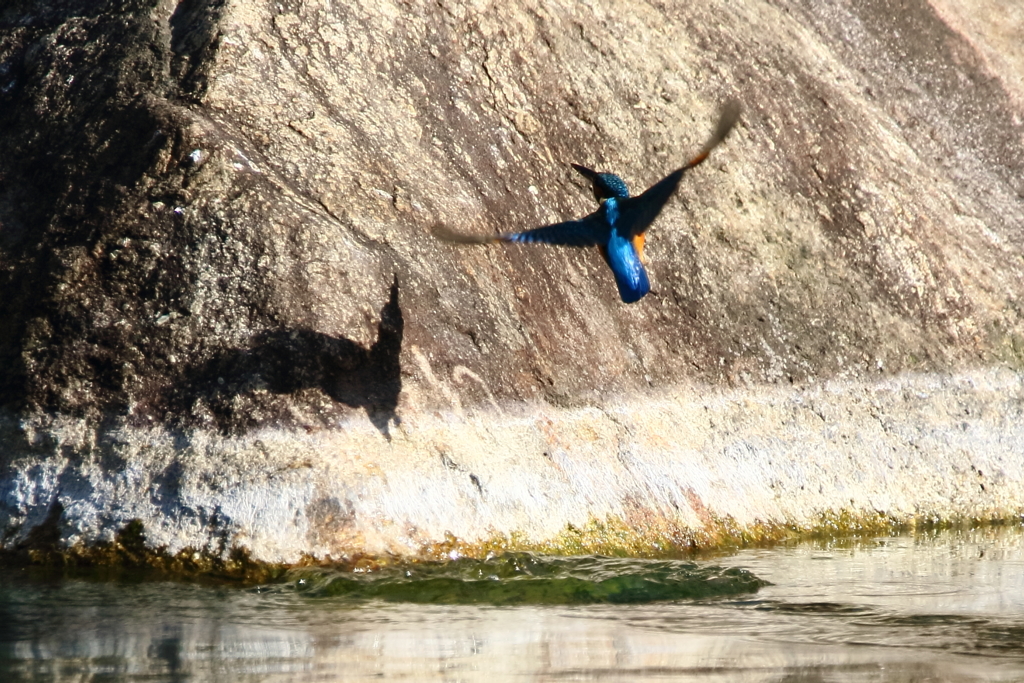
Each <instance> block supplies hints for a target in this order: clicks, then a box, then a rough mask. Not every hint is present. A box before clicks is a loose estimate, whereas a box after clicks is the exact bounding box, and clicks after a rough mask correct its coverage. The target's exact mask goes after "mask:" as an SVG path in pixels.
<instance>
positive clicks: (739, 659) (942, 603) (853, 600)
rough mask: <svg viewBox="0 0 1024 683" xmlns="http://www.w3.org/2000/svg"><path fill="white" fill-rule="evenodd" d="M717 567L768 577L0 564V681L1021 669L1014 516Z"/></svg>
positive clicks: (683, 676)
mask: <svg viewBox="0 0 1024 683" xmlns="http://www.w3.org/2000/svg"><path fill="white" fill-rule="evenodd" d="M588 562H589V564H587V565H586V566H589V567H591V568H593V567H594V566H595V565H594V561H593V560H590V561H588ZM698 564H699V565H702V566H705V565H707V564H708V563H698ZM718 564H727V565H729V566H732V567H742V568H746V569H748V570H750V571H751V572H752V573H753V574H754V575H756V576H758V577H761V578H763V579H767V580H768V581H770V582H771V585H767V586H764V587H762V588H760V590H758V591H757V592H756V593H751V592H746V593H743V594H739V595H737V594H727V595H725V596H724V597H715V598H702V599H697V600H693V599H687V600H674V601H659V602H652V603H646V604H636V603H634V604H628V605H621V604H596V605H594V604H591V605H564V604H562V605H552V604H520V605H517V606H502V607H496V606H486V605H479V604H454V605H447V604H443V605H439V604H408V603H400V602H382V601H381V600H379V599H372V600H366V599H353V598H352V597H351V596H338V595H336V594H335V595H331V594H330V591H317V590H301V589H299V590H292V589H289V588H287V587H284V586H278V587H273V588H272V589H271V590H269V591H267V590H260V591H257V590H239V589H229V588H210V587H202V586H190V585H183V584H173V583H142V584H126V583H120V584H115V583H92V582H85V581H63V582H55V583H49V584H43V583H39V582H29V581H25V580H21V579H18V578H17V577H12V576H10V575H7V576H6V577H2V576H0V680H4V681H7V680H75V681H79V680H89V679H93V678H95V679H102V680H112V681H128V680H140V679H147V680H161V681H179V680H180V681H184V680H189V681H206V680H211V681H212V680H231V681H235V680H242V681H245V680H252V681H257V680H258V681H285V680H287V681H308V680H314V679H315V680H343V679H344V680H358V679H363V678H366V679H381V678H383V679H399V678H401V679H405V680H417V681H421V680H422V681H429V680H435V681H471V680H487V681H488V683H497V682H498V681H503V680H531V681H555V680H559V681H560V680H601V681H638V680H672V681H687V680H699V681H878V680H886V681H889V680H896V681H922V680H937V681H988V680H993V681H1015V680H1024V533H1022V531H1021V529H1019V528H989V529H983V530H975V531H968V532H946V533H941V534H936V535H922V536H917V537H897V538H884V539H877V540H875V541H871V542H862V543H857V544H846V545H845V546H839V545H830V546H824V545H820V544H819V545H810V544H804V545H797V546H793V547H787V548H774V549H770V550H750V551H744V552H741V553H739V554H737V555H734V556H731V557H728V558H723V559H722V560H720V561H719V562H718ZM551 566H557V567H562V568H563V569H564V567H565V566H566V565H565V564H564V562H562V561H557V562H552V563H551ZM609 566H613V567H618V568H619V569H620V570H621V571H622V572H623V575H625V573H627V572H628V571H638V570H637V569H636V567H637V566H640V565H636V566H633V565H630V564H629V563H628V562H627V563H625V564H623V561H622V560H615V561H612V562H610V563H609ZM631 566H632V567H633V568H632V569H629V567H631ZM651 566H658V567H661V569H664V568H665V565H664V564H660V565H651ZM680 566H682V565H680ZM689 566H692V565H689ZM545 571H547V570H545ZM559 571H561V570H559ZM298 580H299V579H297V578H296V579H295V580H294V583H295V584H296V585H297V582H298ZM498 580H499V581H504V580H518V579H516V578H515V577H513V578H508V577H499V578H498Z"/></svg>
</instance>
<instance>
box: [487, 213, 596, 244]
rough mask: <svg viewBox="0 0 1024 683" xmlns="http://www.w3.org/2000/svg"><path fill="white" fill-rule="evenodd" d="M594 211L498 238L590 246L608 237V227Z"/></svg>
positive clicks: (525, 241) (508, 240) (521, 241)
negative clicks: (563, 221) (579, 216)
mask: <svg viewBox="0 0 1024 683" xmlns="http://www.w3.org/2000/svg"><path fill="white" fill-rule="evenodd" d="M598 213H599V212H596V211H595V212H594V213H592V214H590V215H589V216H587V217H586V218H581V219H580V220H578V221H566V222H565V223H555V224H554V225H545V226H544V227H543V228H534V229H533V230H526V231H524V232H510V233H505V234H504V235H502V236H501V237H499V238H498V239H500V240H502V241H505V242H518V243H520V244H537V243H541V244H560V245H564V246H569V247H591V246H594V245H595V244H603V243H604V242H605V241H607V239H608V227H607V225H606V224H605V222H604V221H603V220H601V219H600V218H598Z"/></svg>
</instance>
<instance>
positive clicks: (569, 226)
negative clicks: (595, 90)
mask: <svg viewBox="0 0 1024 683" xmlns="http://www.w3.org/2000/svg"><path fill="white" fill-rule="evenodd" d="M739 116H740V105H739V103H738V102H735V101H732V102H728V103H727V104H726V105H725V106H723V107H722V111H721V114H720V116H719V119H718V127H717V128H715V132H714V134H712V136H711V138H710V139H709V140H708V141H707V142H706V143H704V147H703V148H701V150H700V152H698V153H697V156H695V157H693V158H692V159H690V161H688V162H687V163H686V165H684V166H682V167H681V168H678V169H676V170H675V171H673V172H672V173H670V174H668V175H667V176H665V177H664V178H662V179H661V180H659V181H658V182H656V183H655V184H654V185H651V186H650V187H649V188H647V190H645V191H644V192H643V194H640V195H638V196H636V197H630V196H629V189H628V188H627V187H626V183H625V182H624V181H623V180H622V178H620V177H619V176H617V175H615V174H613V173H598V172H596V171H592V170H591V169H589V168H586V167H585V166H580V165H579V164H572V167H573V168H574V169H575V170H576V171H577V172H578V173H579V174H580V175H582V176H583V177H584V178H586V179H587V180H589V181H590V183H591V185H592V186H593V191H594V197H595V199H597V201H598V202H599V203H600V207H599V208H598V209H597V211H595V212H594V213H592V214H590V215H589V216H586V217H584V218H581V219H579V220H575V221H566V222H564V223H555V224H554V225H546V226H544V227H542V228H534V229H533V230H526V231H523V232H509V233H503V234H501V235H497V236H483V235H468V234H465V233H460V232H456V231H454V230H451V229H450V228H448V227H446V226H443V225H435V226H434V228H433V233H434V235H435V236H437V237H438V238H439V239H442V240H445V241H448V242H458V243H461V244H488V243H491V242H518V243H521V244H534V243H544V244H559V245H565V246H570V247H591V246H597V247H598V248H599V249H600V250H601V255H602V256H603V257H604V260H605V262H606V263H607V264H608V267H609V268H611V269H612V273H613V274H614V275H615V284H616V285H618V288H619V296H620V297H621V298H622V300H623V301H624V302H625V303H627V304H631V303H633V302H635V301H639V300H640V299H641V298H643V296H644V295H645V294H647V292H649V291H650V289H651V283H650V281H649V280H648V278H647V271H646V270H644V240H645V234H646V232H647V229H648V228H649V227H650V226H651V223H653V222H654V219H655V218H657V217H658V214H659V213H661V209H662V208H663V207H664V206H665V203H666V202H667V201H668V200H669V198H670V197H671V196H672V194H673V193H674V192H675V191H676V188H677V187H678V186H679V181H680V180H681V179H682V177H683V174H684V173H686V172H687V171H688V170H690V169H691V168H693V167H694V166H697V165H698V164H700V163H701V162H702V161H704V160H705V159H707V158H708V154H710V153H711V150H713V149H714V148H715V147H717V146H718V144H719V143H721V142H722V140H724V139H725V136H726V135H728V134H729V131H730V130H732V127H733V126H734V125H736V121H737V120H738V119H739Z"/></svg>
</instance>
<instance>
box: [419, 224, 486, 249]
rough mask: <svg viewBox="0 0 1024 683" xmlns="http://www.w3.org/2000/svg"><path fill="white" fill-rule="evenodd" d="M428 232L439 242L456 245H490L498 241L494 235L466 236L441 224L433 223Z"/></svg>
mask: <svg viewBox="0 0 1024 683" xmlns="http://www.w3.org/2000/svg"><path fill="white" fill-rule="evenodd" d="M430 232H432V233H433V234H434V237H436V238H437V239H439V240H443V241H445V242H455V243H456V244H491V243H492V242H497V241H498V238H497V237H495V236H494V235H467V234H466V233H464V232H456V231H455V230H452V229H451V228H449V227H448V226H447V225H443V224H441V223H435V224H434V226H433V227H432V228H431V229H430Z"/></svg>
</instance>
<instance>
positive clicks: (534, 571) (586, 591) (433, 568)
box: [259, 553, 767, 605]
mask: <svg viewBox="0 0 1024 683" xmlns="http://www.w3.org/2000/svg"><path fill="white" fill-rule="evenodd" d="M765 585H767V582H766V581H764V580H762V579H760V578H758V577H757V576H755V575H754V574H753V573H751V572H749V571H747V570H745V569H739V568H731V567H720V566H715V565H709V564H697V563H693V562H684V561H680V560H639V559H626V558H612V557H595V556H588V557H549V556H542V555H535V554H532V553H504V554H501V555H493V556H490V557H488V558H486V559H482V560H476V559H470V558H460V559H457V560H454V561H449V562H421V563H414V564H402V565H395V566H383V567H380V568H378V569H375V570H374V571H368V572H351V571H340V570H337V569H328V568H304V569H300V570H295V571H293V572H291V573H290V574H289V575H288V577H287V580H286V581H285V582H284V583H281V584H278V585H276V586H270V587H261V588H260V589H259V590H261V591H266V590H268V589H269V590H272V591H274V590H277V591H296V592H299V593H303V594H305V595H309V596H311V597H319V596H324V597H326V596H330V597H343V598H349V599H352V600H368V599H377V600H385V601H391V602H415V603H433V604H490V605H521V604H532V605H585V604H594V603H612V604H637V603H648V602H657V601H665V600H694V599H704V598H716V597H727V596H735V595H740V594H744V593H751V592H755V591H757V590H758V589H759V588H761V587H762V586H765Z"/></svg>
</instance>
